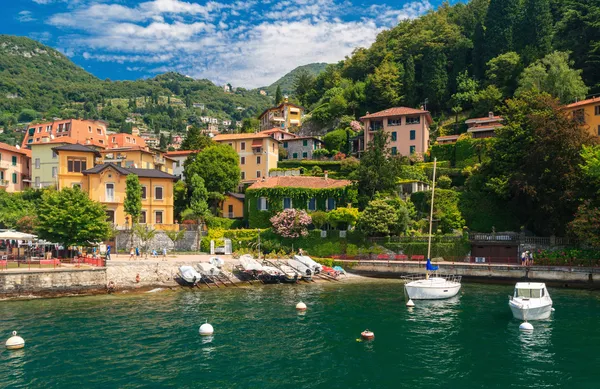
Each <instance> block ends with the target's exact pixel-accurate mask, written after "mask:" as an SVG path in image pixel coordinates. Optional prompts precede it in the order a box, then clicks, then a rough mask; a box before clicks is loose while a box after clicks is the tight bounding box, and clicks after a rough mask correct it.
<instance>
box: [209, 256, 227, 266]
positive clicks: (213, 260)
mask: <svg viewBox="0 0 600 389" xmlns="http://www.w3.org/2000/svg"><path fill="white" fill-rule="evenodd" d="M208 263H210V264H211V265H215V266H216V267H222V266H223V264H224V263H225V261H223V260H222V259H221V258H219V257H211V258H210V259H209V260H208Z"/></svg>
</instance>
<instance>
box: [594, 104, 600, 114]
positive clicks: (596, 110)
mask: <svg viewBox="0 0 600 389" xmlns="http://www.w3.org/2000/svg"><path fill="white" fill-rule="evenodd" d="M594 114H595V115H596V116H600V105H597V106H595V107H594Z"/></svg>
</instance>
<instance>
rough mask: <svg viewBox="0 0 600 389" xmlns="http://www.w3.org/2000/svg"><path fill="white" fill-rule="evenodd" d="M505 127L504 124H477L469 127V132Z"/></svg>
mask: <svg viewBox="0 0 600 389" xmlns="http://www.w3.org/2000/svg"><path fill="white" fill-rule="evenodd" d="M502 127H504V126H503V125H502V124H500V125H493V126H475V127H471V128H468V129H467V132H482V131H493V130H495V129H497V128H502Z"/></svg>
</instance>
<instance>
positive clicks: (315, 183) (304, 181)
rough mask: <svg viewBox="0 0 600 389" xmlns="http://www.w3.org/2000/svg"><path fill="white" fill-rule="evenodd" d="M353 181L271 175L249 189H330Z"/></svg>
mask: <svg viewBox="0 0 600 389" xmlns="http://www.w3.org/2000/svg"><path fill="white" fill-rule="evenodd" d="M351 184H352V181H349V180H334V179H332V178H325V177H306V176H280V177H269V178H265V179H264V180H261V181H256V182H255V183H254V184H252V185H250V186H249V187H248V189H261V188H277V187H286V188H312V189H330V188H343V187H345V186H348V185H351Z"/></svg>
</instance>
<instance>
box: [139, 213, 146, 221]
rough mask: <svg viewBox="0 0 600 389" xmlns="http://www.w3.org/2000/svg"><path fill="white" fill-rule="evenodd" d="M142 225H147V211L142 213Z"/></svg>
mask: <svg viewBox="0 0 600 389" xmlns="http://www.w3.org/2000/svg"><path fill="white" fill-rule="evenodd" d="M140 223H142V224H146V211H142V212H141V213H140Z"/></svg>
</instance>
